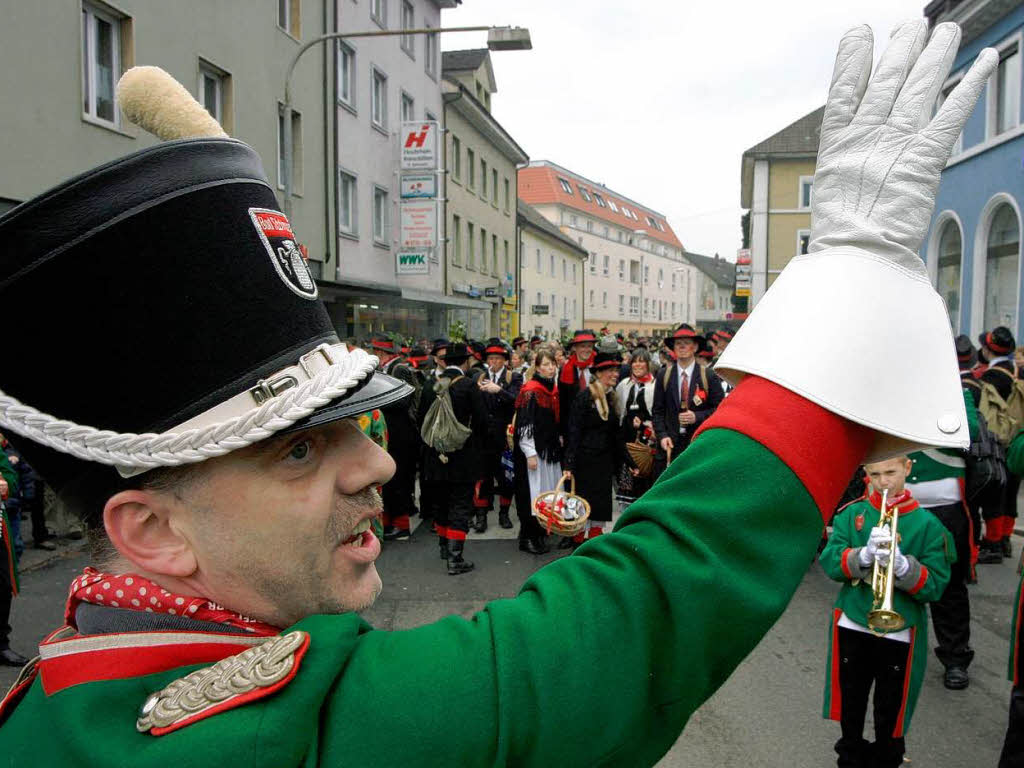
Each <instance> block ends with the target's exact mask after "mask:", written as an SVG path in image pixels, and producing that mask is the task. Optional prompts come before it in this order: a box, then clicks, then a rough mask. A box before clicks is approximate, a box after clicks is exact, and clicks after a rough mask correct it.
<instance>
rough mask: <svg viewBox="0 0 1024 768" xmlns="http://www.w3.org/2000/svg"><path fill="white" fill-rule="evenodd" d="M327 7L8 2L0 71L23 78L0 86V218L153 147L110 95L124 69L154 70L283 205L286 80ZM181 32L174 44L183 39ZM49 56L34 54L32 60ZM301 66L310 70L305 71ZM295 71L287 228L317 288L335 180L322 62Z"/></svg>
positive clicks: (193, 1)
mask: <svg viewBox="0 0 1024 768" xmlns="http://www.w3.org/2000/svg"><path fill="white" fill-rule="evenodd" d="M324 8H325V6H324V5H323V4H322V3H314V2H310V1H308V0H307V1H305V2H303V1H302V0H288V1H285V0H282V1H281V2H271V1H270V0H262V1H261V2H259V3H253V2H249V1H247V0H223V1H222V2H217V3H209V2H202V1H201V0H181V2H176V3H166V2H158V0H114V2H110V3H108V2H100V1H99V0H77V1H76V2H65V3H7V4H6V5H5V8H4V29H5V32H6V34H5V35H4V44H3V46H0V66H2V67H3V69H4V70H5V71H6V72H8V73H12V74H13V73H18V72H21V73H24V72H26V66H27V64H26V62H31V73H32V74H31V77H32V82H31V87H27V84H26V82H25V80H24V78H23V77H20V76H19V77H15V76H11V77H7V78H4V79H3V80H2V81H0V98H2V99H3V103H4V104H6V105H7V108H6V109H4V110H3V112H2V113H0V131H2V132H3V135H4V138H5V141H4V144H3V147H0V166H2V167H3V169H4V173H3V174H0V213H2V212H3V211H5V210H9V209H10V208H12V207H13V206H14V205H16V204H17V203H19V202H22V201H24V200H26V199H28V198H30V197H33V196H35V195H37V194H39V193H40V192H43V191H44V190H46V189H47V188H49V187H50V186H52V185H54V184H57V183H59V182H61V181H62V180H64V179H66V178H68V177H70V176H73V175H75V174H77V173H81V172H83V171H85V170H88V169H90V168H93V167H95V166H97V165H100V164H102V163H104V162H108V161H110V160H113V159H115V158H119V157H123V156H125V155H127V154H130V153H132V152H135V151H137V150H140V149H143V148H145V147H149V146H152V145H153V144H155V143H157V141H158V140H157V139H156V138H155V137H153V136H151V135H149V134H147V133H145V132H144V131H141V130H140V129H138V128H136V127H135V126H134V125H132V124H130V123H128V122H127V121H126V120H125V119H124V118H123V116H122V115H121V113H120V110H119V109H118V107H117V105H116V103H115V99H114V88H115V86H116V84H117V81H118V79H119V78H120V76H121V74H123V73H124V71H125V70H127V69H129V68H130V67H132V66H134V65H137V64H138V65H142V64H147V65H155V66H159V67H161V68H163V69H165V70H166V71H168V72H169V73H170V74H171V75H172V76H173V77H175V78H176V79H177V80H178V81H180V82H181V83H182V84H183V85H184V86H185V87H186V88H187V89H188V90H189V91H190V92H191V93H192V94H193V95H194V96H195V97H196V98H197V99H198V100H199V102H200V103H202V104H203V105H204V106H206V108H207V109H208V110H209V111H210V112H211V113H212V114H213V116H214V117H216V118H217V119H218V120H219V121H220V122H221V124H222V125H223V126H224V129H225V130H226V131H227V133H228V134H230V135H231V136H235V137H237V138H239V139H241V140H242V141H245V142H246V143H247V144H250V145H251V146H252V147H254V148H255V149H256V151H257V152H259V154H260V155H261V156H262V158H263V162H264V166H265V168H266V171H267V177H268V179H269V180H270V182H271V184H272V185H274V186H275V187H276V188H277V190H278V192H279V197H280V196H281V195H283V187H284V184H283V181H284V180H283V177H282V176H281V173H280V158H281V147H280V141H279V134H280V127H281V121H282V116H281V111H280V109H279V105H280V102H281V99H282V98H283V95H284V80H285V72H286V69H287V67H288V63H289V61H290V60H291V58H292V56H293V55H294V54H295V51H296V50H298V48H299V47H300V45H301V44H302V41H304V40H308V39H309V38H310V37H314V36H317V35H320V34H323V33H324V32H325V31H327V30H328V29H329V28H330V26H329V24H330V22H329V20H326V21H325V16H324ZM186 28H187V31H188V34H178V33H177V31H184V30H185V29H186ZM44 50H45V51H46V53H45V55H41V54H40V51H44ZM307 59H308V60H307ZM307 59H304V60H303V64H302V67H303V71H302V74H303V77H302V78H301V79H300V78H296V80H295V81H294V83H293V90H292V101H293V104H294V107H295V116H294V118H293V127H295V128H296V132H295V137H294V141H293V145H294V147H295V149H296V160H297V162H296V163H295V168H294V175H293V182H294V185H295V190H296V197H295V200H294V205H293V209H292V217H291V218H292V224H293V226H294V228H295V232H296V233H297V234H298V236H299V238H300V242H301V245H302V246H303V248H304V250H305V252H306V254H307V256H308V258H309V263H310V268H311V271H312V272H313V274H314V276H315V277H317V278H321V277H323V275H324V274H325V272H326V273H330V272H331V270H332V269H333V258H334V251H335V242H334V236H333V233H332V232H330V231H329V229H328V228H327V226H326V225H325V217H324V212H325V209H326V208H327V207H328V206H329V202H328V197H327V188H328V187H329V186H330V184H331V183H333V171H332V170H331V167H330V165H329V163H328V162H327V159H326V151H325V144H324V136H325V134H323V129H322V126H323V125H324V124H325V122H326V121H327V118H328V117H329V116H330V114H331V110H330V108H329V94H325V85H324V84H325V82H326V75H327V74H328V73H327V71H326V70H325V68H324V60H323V58H322V57H319V56H316V55H314V53H312V52H311V53H310V54H309V55H308V57H307Z"/></svg>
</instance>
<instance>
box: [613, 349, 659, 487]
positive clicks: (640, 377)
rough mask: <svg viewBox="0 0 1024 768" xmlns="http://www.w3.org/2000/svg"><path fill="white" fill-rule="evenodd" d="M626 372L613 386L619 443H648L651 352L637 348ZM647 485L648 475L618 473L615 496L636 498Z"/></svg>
mask: <svg viewBox="0 0 1024 768" xmlns="http://www.w3.org/2000/svg"><path fill="white" fill-rule="evenodd" d="M629 371H630V376H629V378H626V379H623V380H622V381H620V382H619V383H618V385H616V387H615V403H616V405H617V409H618V412H619V421H620V424H619V439H620V440H621V441H622V444H623V445H626V444H627V443H648V442H652V441H653V439H654V438H653V435H654V425H653V423H652V422H651V411H652V409H653V408H654V375H653V374H652V373H651V354H650V353H649V352H648V351H647V350H646V349H643V348H642V347H641V348H640V349H637V350H636V352H635V353H634V354H633V357H632V359H631V360H630V362H629ZM650 487H651V478H649V477H634V476H633V475H632V473H620V476H619V498H620V500H622V501H625V502H632V501H636V500H637V499H638V498H640V497H641V496H642V495H643V494H644V493H646V492H647V489H648V488H650Z"/></svg>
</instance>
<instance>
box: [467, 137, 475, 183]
mask: <svg viewBox="0 0 1024 768" xmlns="http://www.w3.org/2000/svg"><path fill="white" fill-rule="evenodd" d="M466 168H467V169H468V170H469V180H468V181H469V188H470V189H476V153H475V152H474V151H473V150H472V149H469V148H468V147H467V148H466Z"/></svg>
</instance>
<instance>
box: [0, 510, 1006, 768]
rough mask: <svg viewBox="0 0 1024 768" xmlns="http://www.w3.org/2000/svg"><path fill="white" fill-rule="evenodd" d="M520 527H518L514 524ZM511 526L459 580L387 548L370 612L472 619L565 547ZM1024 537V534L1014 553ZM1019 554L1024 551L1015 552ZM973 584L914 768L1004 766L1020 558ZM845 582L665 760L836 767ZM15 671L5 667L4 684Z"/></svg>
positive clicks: (47, 599) (776, 642)
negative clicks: (956, 661)
mask: <svg viewBox="0 0 1024 768" xmlns="http://www.w3.org/2000/svg"><path fill="white" fill-rule="evenodd" d="M513 534H514V532H513ZM511 538H512V537H511V536H510V533H509V532H507V531H502V530H501V529H499V528H497V527H492V529H491V530H489V531H488V533H487V534H485V535H484V536H483V537H479V536H472V537H471V539H470V541H469V542H468V543H467V546H466V552H467V555H468V556H469V557H470V559H472V560H474V561H475V562H476V563H477V570H476V571H475V572H473V573H472V574H468V575H465V576H460V577H457V578H456V577H449V576H448V575H447V574H446V573H445V570H444V568H443V564H442V562H441V561H440V559H438V558H437V551H436V546H435V543H434V542H435V540H434V539H433V537H431V536H427V535H424V534H422V533H418V534H416V535H415V536H414V537H413V539H412V540H411V541H410V542H401V543H395V544H390V545H387V546H386V547H385V549H384V553H383V555H382V556H381V560H380V564H379V565H380V571H381V573H382V575H383V578H384V585H385V588H384V593H383V595H382V596H381V599H380V600H379V601H378V602H377V604H376V605H375V606H374V607H373V609H372V610H370V611H368V612H367V613H366V617H367V619H368V620H369V621H370V622H372V623H373V624H374V625H375V626H377V627H379V628H381V629H406V628H409V627H414V626H417V625H419V624H422V623H425V622H429V621H432V620H434V619H436V618H438V617H440V616H443V615H445V614H448V613H460V614H462V615H464V616H469V615H471V614H472V613H473V612H474V611H475V610H477V609H479V608H480V607H482V606H483V605H484V603H485V602H486V601H487V600H490V599H493V598H497V597H511V596H513V595H514V594H515V593H516V590H517V588H518V586H519V585H520V584H521V583H522V581H523V580H524V579H525V578H526V577H527V576H529V574H530V573H532V571H533V570H534V569H535V568H536V567H537V566H540V565H542V564H543V563H545V562H549V561H551V560H553V559H555V558H557V557H559V556H564V555H563V554H562V553H559V552H557V551H552V553H551V554H549V555H546V556H544V557H538V558H534V557H531V556H528V555H525V554H521V553H520V552H518V550H517V549H516V547H515V542H514V540H510V539H511ZM1022 544H1024V538H1022V537H1020V536H1016V537H1014V547H1015V550H1017V551H1019V547H1020V546H1021V545H1022ZM1015 559H1016V558H1015ZM85 562H86V560H85V557H84V555H83V554H82V553H80V552H71V553H66V554H65V555H64V556H63V557H59V558H56V559H54V560H52V561H50V562H49V563H48V564H47V565H45V566H44V567H40V568H38V569H36V570H33V571H30V572H29V573H27V574H25V576H24V578H23V592H22V596H21V597H20V598H19V599H17V600H16V601H15V604H14V612H13V616H12V623H13V625H14V627H15V630H14V635H13V638H12V640H13V643H14V645H15V646H16V647H17V648H18V649H19V650H21V651H22V652H28V651H29V649H30V647H31V646H32V645H33V644H34V643H36V642H37V641H38V640H39V639H40V638H41V637H42V636H43V635H44V634H45V633H46V632H47V631H49V630H50V629H52V628H53V627H56V626H57V625H58V623H59V622H60V620H61V613H62V606H63V600H64V597H65V595H66V592H67V585H68V583H69V582H70V580H71V578H72V577H73V576H74V575H75V574H76V573H77V572H78V571H79V569H80V568H81V567H82V566H83V565H84V564H85ZM979 571H980V578H981V581H980V583H979V584H977V585H974V586H972V587H971V602H972V610H973V644H974V647H975V649H976V651H977V657H976V659H975V662H974V664H973V665H972V666H971V686H970V688H968V689H967V690H966V691H962V692H952V691H947V690H945V689H944V688H943V687H942V679H941V674H940V667H939V665H938V663H937V662H935V661H934V659H929V670H928V675H927V681H926V683H925V685H924V690H923V693H922V695H921V700H920V702H919V705H918V711H917V714H916V716H915V720H914V727H913V730H912V731H911V734H910V737H909V740H908V757H909V758H910V760H911V761H912V764H914V765H918V766H927V767H928V768H944V767H946V766H949V767H950V768H954V767H955V768H959V767H960V766H994V765H995V763H996V759H997V756H998V752H999V747H1000V745H1001V743H1002V737H1003V730H1004V728H1005V719H1006V704H1007V697H1008V694H1009V683H1008V682H1007V681H1006V677H1005V670H1006V657H1007V643H1008V637H1009V621H1010V605H1011V601H1012V598H1013V593H1014V589H1015V586H1016V577H1015V573H1014V568H1013V566H1012V565H1011V564H1010V563H1009V562H1006V563H1004V564H1003V565H1001V566H981V567H980V568H979ZM836 590H837V585H835V584H834V583H833V582H830V581H829V580H828V579H826V578H825V577H824V575H823V574H822V572H821V570H820V568H819V567H818V566H817V565H816V564H815V565H814V566H812V567H811V568H810V570H809V571H808V574H807V576H806V578H805V579H804V581H803V584H802V585H801V587H800V589H799V591H798V592H797V594H796V597H795V598H794V600H793V602H792V603H791V604H790V606H789V608H788V610H787V611H786V613H785V614H784V615H783V617H782V619H781V620H780V621H779V623H778V624H777V625H776V626H775V627H774V629H773V630H772V631H771V633H769V635H768V636H767V637H766V638H765V640H764V641H763V642H762V643H761V644H760V646H758V648H757V649H756V651H755V652H754V653H753V654H752V655H751V656H750V658H748V659H747V660H746V661H745V662H744V663H743V664H742V665H741V666H740V668H739V669H738V670H737V671H736V673H735V674H734V675H733V676H732V678H730V680H729V681H728V682H727V683H726V684H725V685H724V686H723V687H722V689H721V690H720V691H718V693H717V694H716V695H715V696H714V697H713V698H712V699H711V700H710V701H708V702H707V703H706V704H705V705H704V707H702V708H701V709H700V710H699V711H698V712H697V713H696V715H695V716H694V717H693V719H692V720H691V722H690V724H689V726H688V727H687V729H686V731H685V732H684V733H683V735H682V736H681V737H680V739H679V741H678V742H677V743H676V745H675V747H674V748H673V749H672V750H671V752H670V753H669V754H668V755H667V756H666V757H665V759H664V760H663V761H662V762H661V763H660V765H661V766H664V767H665V768H669V767H675V766H697V765H713V766H747V765H756V766H760V767H763V768H776V767H777V768H821V766H828V765H832V764H834V756H833V753H832V751H831V750H832V744H833V742H834V741H835V739H836V738H837V737H838V731H839V727H838V725H837V724H834V723H830V722H828V721H825V720H822V719H821V717H820V710H821V687H822V681H823V679H824V667H825V633H826V621H827V619H826V617H827V615H828V610H829V607H830V606H831V603H832V600H833V598H834V596H835V593H836ZM14 674H15V671H14V670H11V669H8V668H0V687H4V688H6V686H7V685H9V684H10V682H11V680H13V678H14Z"/></svg>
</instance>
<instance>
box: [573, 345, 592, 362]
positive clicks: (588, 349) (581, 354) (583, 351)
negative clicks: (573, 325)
mask: <svg viewBox="0 0 1024 768" xmlns="http://www.w3.org/2000/svg"><path fill="white" fill-rule="evenodd" d="M573 350H574V351H575V352H576V359H577V360H589V359H590V356H591V355H592V354H594V342H592V341H581V342H580V343H579V344H576V345H575V346H574V347H573Z"/></svg>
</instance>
